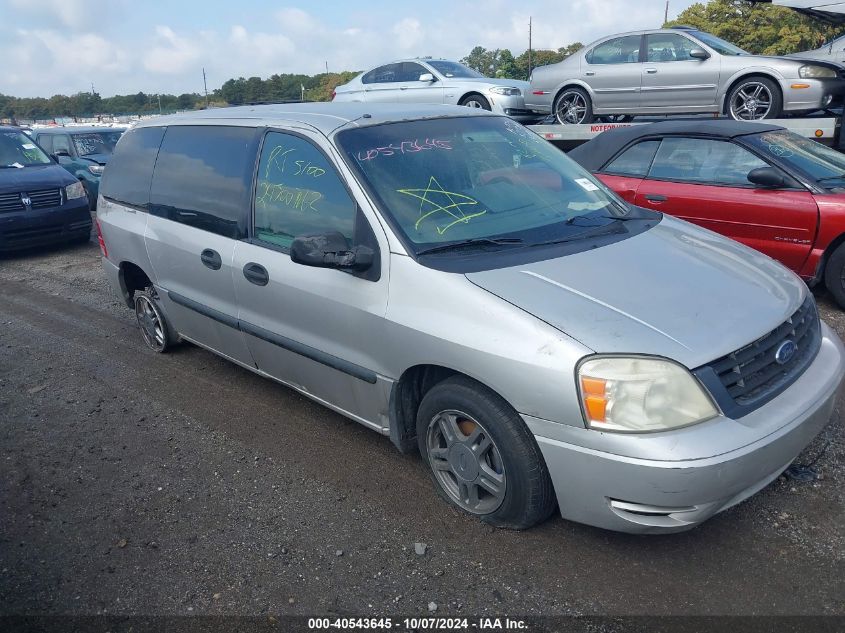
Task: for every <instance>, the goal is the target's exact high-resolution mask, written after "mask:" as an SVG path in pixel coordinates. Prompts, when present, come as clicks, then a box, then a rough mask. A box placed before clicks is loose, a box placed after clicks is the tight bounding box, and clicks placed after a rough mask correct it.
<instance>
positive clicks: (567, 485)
mask: <svg viewBox="0 0 845 633" xmlns="http://www.w3.org/2000/svg"><path fill="white" fill-rule="evenodd" d="M822 335H823V337H822V345H821V349H820V350H819V353H818V355H817V356H816V359H815V360H814V361H813V363H812V364H811V365H810V367H809V368H808V369H807V370H806V371H805V372H804V374H803V375H802V376H801V377H800V378H799V379H798V380H797V381H796V382H795V383H793V384H792V385H791V386H790V387H789V388H788V389H787V390H786V391H784V392H783V393H782V394H781V395H780V396H778V397H777V398H775V399H774V400H772V401H771V402H769V403H768V404H766V405H765V406H763V407H760V408H759V409H758V410H756V411H754V412H753V413H750V414H749V415H747V416H744V417H743V418H742V419H741V420H731V419H728V418H724V417H722V418H717V419H715V420H710V421H708V422H705V423H702V424H699V425H695V426H693V427H687V428H686V429H679V430H678V431H668V432H665V433H654V434H650V435H628V436H624V437H621V436H619V435H618V434H602V433H600V432H598V431H590V430H586V429H580V431H579V432H580V433H582V434H583V433H587V434H589V435H588V436H587V437H589V439H590V440H591V441H592V442H593V446H591V447H586V446H584V445H583V443H582V444H581V445H578V444H575V443H573V442H572V441H563V440H561V439H560V437H561V436H559V437H558V439H555V438H551V437H548V436H543V435H541V434H539V433H538V431H539V432H540V433H542V432H543V430H544V429H545V431H546V435H551V433H549V432H548V430H549V429H550V428H551V425H550V423H547V422H544V421H538V420H532V419H530V418H526V422H527V423H528V425H529V427H530V428H531V429H532V431H534V432H535V437H536V440H537V443H538V444H539V446H540V450H541V451H542V453H543V457H544V458H545V461H546V465H547V466H548V469H549V473H550V474H551V477H552V481H553V483H554V487H555V492H556V494H557V499H558V504H559V506H560V513H561V515H562V516H563V517H564V518H566V519H571V520H573V521H577V522H580V523H587V524H589V525H595V526H598V527H602V528H606V529H610V530H617V531H620V532H632V533H642V534H647V533H651V534H658V533H666V532H678V531H682V530H687V529H690V528H692V527H694V526H696V525H698V524H699V523H701V522H703V521H705V520H706V519H708V518H709V517H711V516H713V515H714V514H716V513H718V512H721V511H722V510H725V509H727V508H729V507H731V506H732V505H735V504H737V503H739V502H740V501H742V500H744V499H746V498H748V497H750V496H751V495H753V494H754V493H756V492H758V491H759V490H761V489H762V488H764V487H765V486H766V485H768V484H769V483H770V482H771V481H773V480H774V479H775V478H777V476H778V475H779V474H780V473H781V472H783V470H784V469H785V468H786V467H787V466H788V465H789V464H790V463H791V462H792V461H793V460H794V459H795V457H797V455H798V454H799V453H800V452H801V451H802V450H803V449H804V448H805V447H806V446H807V445H808V444H809V443H810V442H811V441H812V440H813V438H814V437H815V436H816V435H818V433H819V432H820V431H821V430H822V429H823V428H824V426H825V425H826V424H827V423H828V421H829V420H830V416H831V413H832V412H833V408H834V405H835V402H836V396H837V393H838V390H839V386H840V384H841V382H842V378H843V375H845V349H843V346H842V342H841V341H840V340H839V338H838V337H837V336H836V334H834V333H833V332H831V330H830V329H829V328H828V327H827V326H825V325H824V324H823V325H822ZM731 425H737V426H735V428H734V429H732V428H731ZM739 425H741V426H742V430H743V432H746V433H747V432H748V431H749V430H751V431H754V430H758V431H760V430H763V429H765V430H763V431H760V435H761V437H759V438H757V439H756V440H755V441H753V442H751V443H748V444H745V445H742V446H736V447H730V448H728V446H729V443H730V441H731V440H732V439H734V438H735V437H742V436H743V435H742V434H741V433H739V432H738V431H739V430H740V429H739ZM558 426H559V427H562V426H563V425H558ZM563 432H564V433H569V434H570V436H571V437H575V436H576V435H577V433H575V432H574V427H572V430H564V431H563ZM746 436H747V435H746ZM602 437H605V438H606V439H607V442H608V444H612V445H613V446H614V448H615V449H616V450H617V451H618V452H615V453H614V452H606V451H603V450H600V449H597V448H596V444H595V441H596V439H598V440H601V439H602ZM667 440H668V441H667ZM626 443H628V444H629V446H630V450H624V451H620V450H619V448H620V447H622V446H625V444H626ZM649 444H652V445H654V446H657V447H659V450H657V451H654V450H651V449H650V447H649ZM739 444H742V442H739ZM666 447H672V448H670V449H668V450H667V448H666ZM700 447H710V450H708V451H707V453H706V454H703V455H696V454H695V452H696V451H698V450H702V449H700ZM652 448H653V447H652ZM620 452H622V453H623V454H619V453H620ZM650 452H652V453H654V454H655V455H659V456H660V457H659V458H658V457H654V456H651V457H646V458H644V457H642V455H648V454H649V453H650ZM673 452H677V453H679V454H684V455H685V457H684V458H683V459H678V460H673V459H672V453H673ZM631 455H635V456H631Z"/></svg>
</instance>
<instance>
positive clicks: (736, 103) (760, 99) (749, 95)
mask: <svg viewBox="0 0 845 633" xmlns="http://www.w3.org/2000/svg"><path fill="white" fill-rule="evenodd" d="M727 111H728V116H730V117H731V118H732V119H734V120H735V121H762V120H763V119H776V118H778V117H779V116H780V115H781V112H782V111H783V96H782V95H781V93H780V88H778V86H777V84H776V83H775V82H774V81H772V80H771V79H767V78H766V77H749V78H747V79H743V80H742V81H740V82H739V83H738V84H737V85H735V86H734V87H733V88H731V91H730V92H729V93H728V100H727Z"/></svg>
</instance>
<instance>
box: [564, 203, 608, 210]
mask: <svg viewBox="0 0 845 633" xmlns="http://www.w3.org/2000/svg"><path fill="white" fill-rule="evenodd" d="M606 206H607V202H570V203H569V204H568V205H567V207H568V208H569V209H572V210H573V211H598V210H599V209H604V208H605V207H606Z"/></svg>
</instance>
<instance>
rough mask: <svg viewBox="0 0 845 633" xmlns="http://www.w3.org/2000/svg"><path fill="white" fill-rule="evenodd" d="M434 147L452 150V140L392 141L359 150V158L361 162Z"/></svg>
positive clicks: (413, 152) (414, 152)
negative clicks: (395, 142) (396, 143)
mask: <svg viewBox="0 0 845 633" xmlns="http://www.w3.org/2000/svg"><path fill="white" fill-rule="evenodd" d="M433 149H445V150H451V149H452V141H449V140H441V139H436V138H435V139H429V138H427V139H425V140H424V141H423V142H422V143H420V140H419V139H414V140H412V141H411V140H408V141H402V142H401V143H399V144H398V145H395V144H393V143H390V144H389V145H385V146H383V147H374V148H372V149H368V150H362V151H360V152H358V160H359V161H361V162H364V161H368V160H374V159H376V158H378V157H379V156H395V155H397V154H400V155H401V154H416V153H417V152H423V151H427V150H433Z"/></svg>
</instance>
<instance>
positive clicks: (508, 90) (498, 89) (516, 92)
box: [490, 86, 522, 97]
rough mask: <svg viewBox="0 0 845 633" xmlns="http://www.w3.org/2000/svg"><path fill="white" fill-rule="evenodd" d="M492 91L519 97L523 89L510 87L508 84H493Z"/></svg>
mask: <svg viewBox="0 0 845 633" xmlns="http://www.w3.org/2000/svg"><path fill="white" fill-rule="evenodd" d="M490 92H492V93H494V94H497V95H505V96H508V97H518V96H519V95H521V94H522V91H521V90H520V89H519V88H508V87H507V86H493V87H492V88H490Z"/></svg>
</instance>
